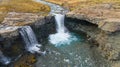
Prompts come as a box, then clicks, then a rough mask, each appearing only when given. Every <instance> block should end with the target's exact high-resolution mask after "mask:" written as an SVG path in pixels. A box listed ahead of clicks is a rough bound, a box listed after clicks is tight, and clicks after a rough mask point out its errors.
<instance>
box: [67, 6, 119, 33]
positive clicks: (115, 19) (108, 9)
mask: <svg viewBox="0 0 120 67" xmlns="http://www.w3.org/2000/svg"><path fill="white" fill-rule="evenodd" d="M114 6H116V5H112V4H99V5H97V6H91V7H86V8H81V9H76V10H75V11H72V12H69V13H68V14H67V17H71V18H77V19H82V20H87V21H89V22H91V23H93V24H96V25H98V27H99V28H100V29H102V30H104V31H108V32H115V31H119V30H120V9H117V8H114Z"/></svg>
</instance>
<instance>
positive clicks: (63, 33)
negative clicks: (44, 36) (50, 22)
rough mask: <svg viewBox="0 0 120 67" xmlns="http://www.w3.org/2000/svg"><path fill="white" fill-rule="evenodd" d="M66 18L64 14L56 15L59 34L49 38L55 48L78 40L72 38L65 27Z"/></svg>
mask: <svg viewBox="0 0 120 67" xmlns="http://www.w3.org/2000/svg"><path fill="white" fill-rule="evenodd" d="M64 18H65V15H63V14H55V20H56V26H57V28H56V31H57V33H55V34H51V35H50V36H49V41H50V42H51V43H52V44H54V45H55V46H60V45H65V44H70V43H71V42H72V41H74V40H77V38H76V37H75V36H72V35H71V34H70V33H69V31H68V30H67V28H66V27H65V26H64Z"/></svg>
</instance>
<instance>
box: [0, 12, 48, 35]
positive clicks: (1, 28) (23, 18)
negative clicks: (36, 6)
mask: <svg viewBox="0 0 120 67" xmlns="http://www.w3.org/2000/svg"><path fill="white" fill-rule="evenodd" d="M48 17H50V16H48ZM45 19H46V18H45V16H41V15H39V14H33V13H16V12H10V13H8V15H7V17H6V18H5V19H4V21H3V22H2V23H1V25H0V35H1V36H2V37H12V36H18V35H19V32H18V29H19V28H20V27H22V26H25V25H33V24H35V23H37V24H39V25H41V24H44V23H45V21H44V20H45ZM48 21H49V20H48ZM37 24H36V25H37Z"/></svg>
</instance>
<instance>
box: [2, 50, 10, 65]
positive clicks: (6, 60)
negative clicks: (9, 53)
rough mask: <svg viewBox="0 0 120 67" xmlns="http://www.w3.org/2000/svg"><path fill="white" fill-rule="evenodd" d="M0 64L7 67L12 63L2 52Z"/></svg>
mask: <svg viewBox="0 0 120 67" xmlns="http://www.w3.org/2000/svg"><path fill="white" fill-rule="evenodd" d="M0 62H1V63H2V64H6V65H7V64H9V63H10V59H9V58H8V57H5V56H4V55H3V53H2V51H0Z"/></svg>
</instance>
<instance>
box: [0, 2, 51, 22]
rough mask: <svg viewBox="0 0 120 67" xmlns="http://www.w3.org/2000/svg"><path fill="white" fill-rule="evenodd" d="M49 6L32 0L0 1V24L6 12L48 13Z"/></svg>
mask: <svg viewBox="0 0 120 67" xmlns="http://www.w3.org/2000/svg"><path fill="white" fill-rule="evenodd" d="M49 11H50V8H49V6H47V5H44V4H41V3H37V2H35V1H32V0H2V2H0V22H1V21H2V20H3V18H4V17H5V15H6V14H7V13H8V12H25V13H38V12H42V13H48V12H49Z"/></svg>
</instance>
